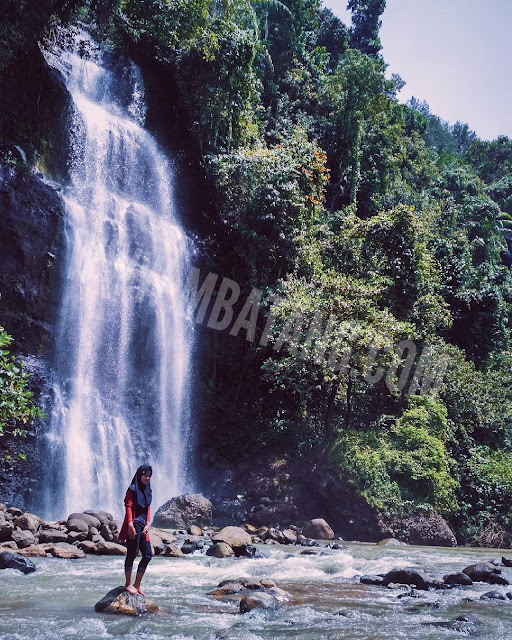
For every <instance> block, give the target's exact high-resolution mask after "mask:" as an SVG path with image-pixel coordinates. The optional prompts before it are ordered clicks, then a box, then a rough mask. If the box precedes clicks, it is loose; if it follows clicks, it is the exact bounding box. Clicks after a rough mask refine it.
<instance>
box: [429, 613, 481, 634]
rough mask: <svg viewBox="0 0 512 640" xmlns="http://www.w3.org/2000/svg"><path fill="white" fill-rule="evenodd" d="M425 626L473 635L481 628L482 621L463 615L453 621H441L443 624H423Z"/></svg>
mask: <svg viewBox="0 0 512 640" xmlns="http://www.w3.org/2000/svg"><path fill="white" fill-rule="evenodd" d="M422 624H423V625H428V626H431V627H441V628H443V629H449V630H450V631H457V632H459V633H465V634H467V635H472V634H474V633H477V632H478V628H479V626H480V624H481V623H480V620H479V619H478V618H477V617H475V616H471V615H463V616H458V617H457V618H454V619H453V620H447V621H441V622H423V623H422Z"/></svg>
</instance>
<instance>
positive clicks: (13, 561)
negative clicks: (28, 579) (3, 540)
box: [0, 551, 36, 573]
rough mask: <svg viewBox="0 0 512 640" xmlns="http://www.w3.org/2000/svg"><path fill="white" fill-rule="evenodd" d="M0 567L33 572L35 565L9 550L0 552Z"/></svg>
mask: <svg viewBox="0 0 512 640" xmlns="http://www.w3.org/2000/svg"><path fill="white" fill-rule="evenodd" d="M0 569H17V570H18V571H21V573H33V572H34V571H35V570H36V565H35V564H34V563H33V562H32V560H29V559H28V558H24V557H23V556H21V555H19V554H17V553H11V552H10V551H2V552H0Z"/></svg>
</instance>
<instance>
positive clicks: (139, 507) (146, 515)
mask: <svg viewBox="0 0 512 640" xmlns="http://www.w3.org/2000/svg"><path fill="white" fill-rule="evenodd" d="M152 473H153V470H152V468H151V465H149V464H143V465H141V466H140V467H139V468H138V469H137V472H136V473H135V475H134V476H133V479H132V483H131V484H130V486H129V487H128V490H127V491H126V496H125V498H124V506H125V516H124V522H123V526H122V527H121V531H120V533H119V539H120V540H121V541H122V542H125V541H126V550H127V553H126V560H125V563H124V573H125V576H126V582H125V585H124V588H125V589H126V591H128V592H129V593H132V594H134V595H136V594H137V593H140V594H141V595H145V594H144V592H143V591H142V590H141V588H140V583H141V581H142V578H143V576H144V572H145V571H146V567H147V566H148V564H149V561H150V560H151V558H152V557H153V552H152V550H151V544H150V542H149V522H150V504H151V475H152ZM139 549H140V552H141V554H142V558H141V560H140V562H139V566H138V567H137V575H136V576H135V582H134V583H133V584H132V569H133V562H134V560H135V557H136V556H137V551H138V550H139Z"/></svg>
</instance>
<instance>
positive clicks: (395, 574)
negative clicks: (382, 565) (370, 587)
mask: <svg viewBox="0 0 512 640" xmlns="http://www.w3.org/2000/svg"><path fill="white" fill-rule="evenodd" d="M393 583H395V584H407V585H412V586H414V587H416V588H417V589H422V590H424V591H426V590H427V589H428V588H429V587H433V586H434V583H435V581H434V579H433V578H432V577H431V576H429V575H428V574H427V573H425V571H422V570H421V569H392V570H391V571H388V573H386V575H385V576H384V578H383V581H382V584H383V585H384V586H388V585H389V584H393Z"/></svg>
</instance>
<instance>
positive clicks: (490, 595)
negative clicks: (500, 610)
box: [480, 591, 507, 600]
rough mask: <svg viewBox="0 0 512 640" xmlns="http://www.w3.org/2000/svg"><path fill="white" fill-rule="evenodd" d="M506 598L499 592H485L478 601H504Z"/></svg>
mask: <svg viewBox="0 0 512 640" xmlns="http://www.w3.org/2000/svg"><path fill="white" fill-rule="evenodd" d="M506 599H507V598H506V596H505V595H504V594H503V593H500V592H499V591H487V592H486V593H484V594H483V595H481V596H480V600H506Z"/></svg>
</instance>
